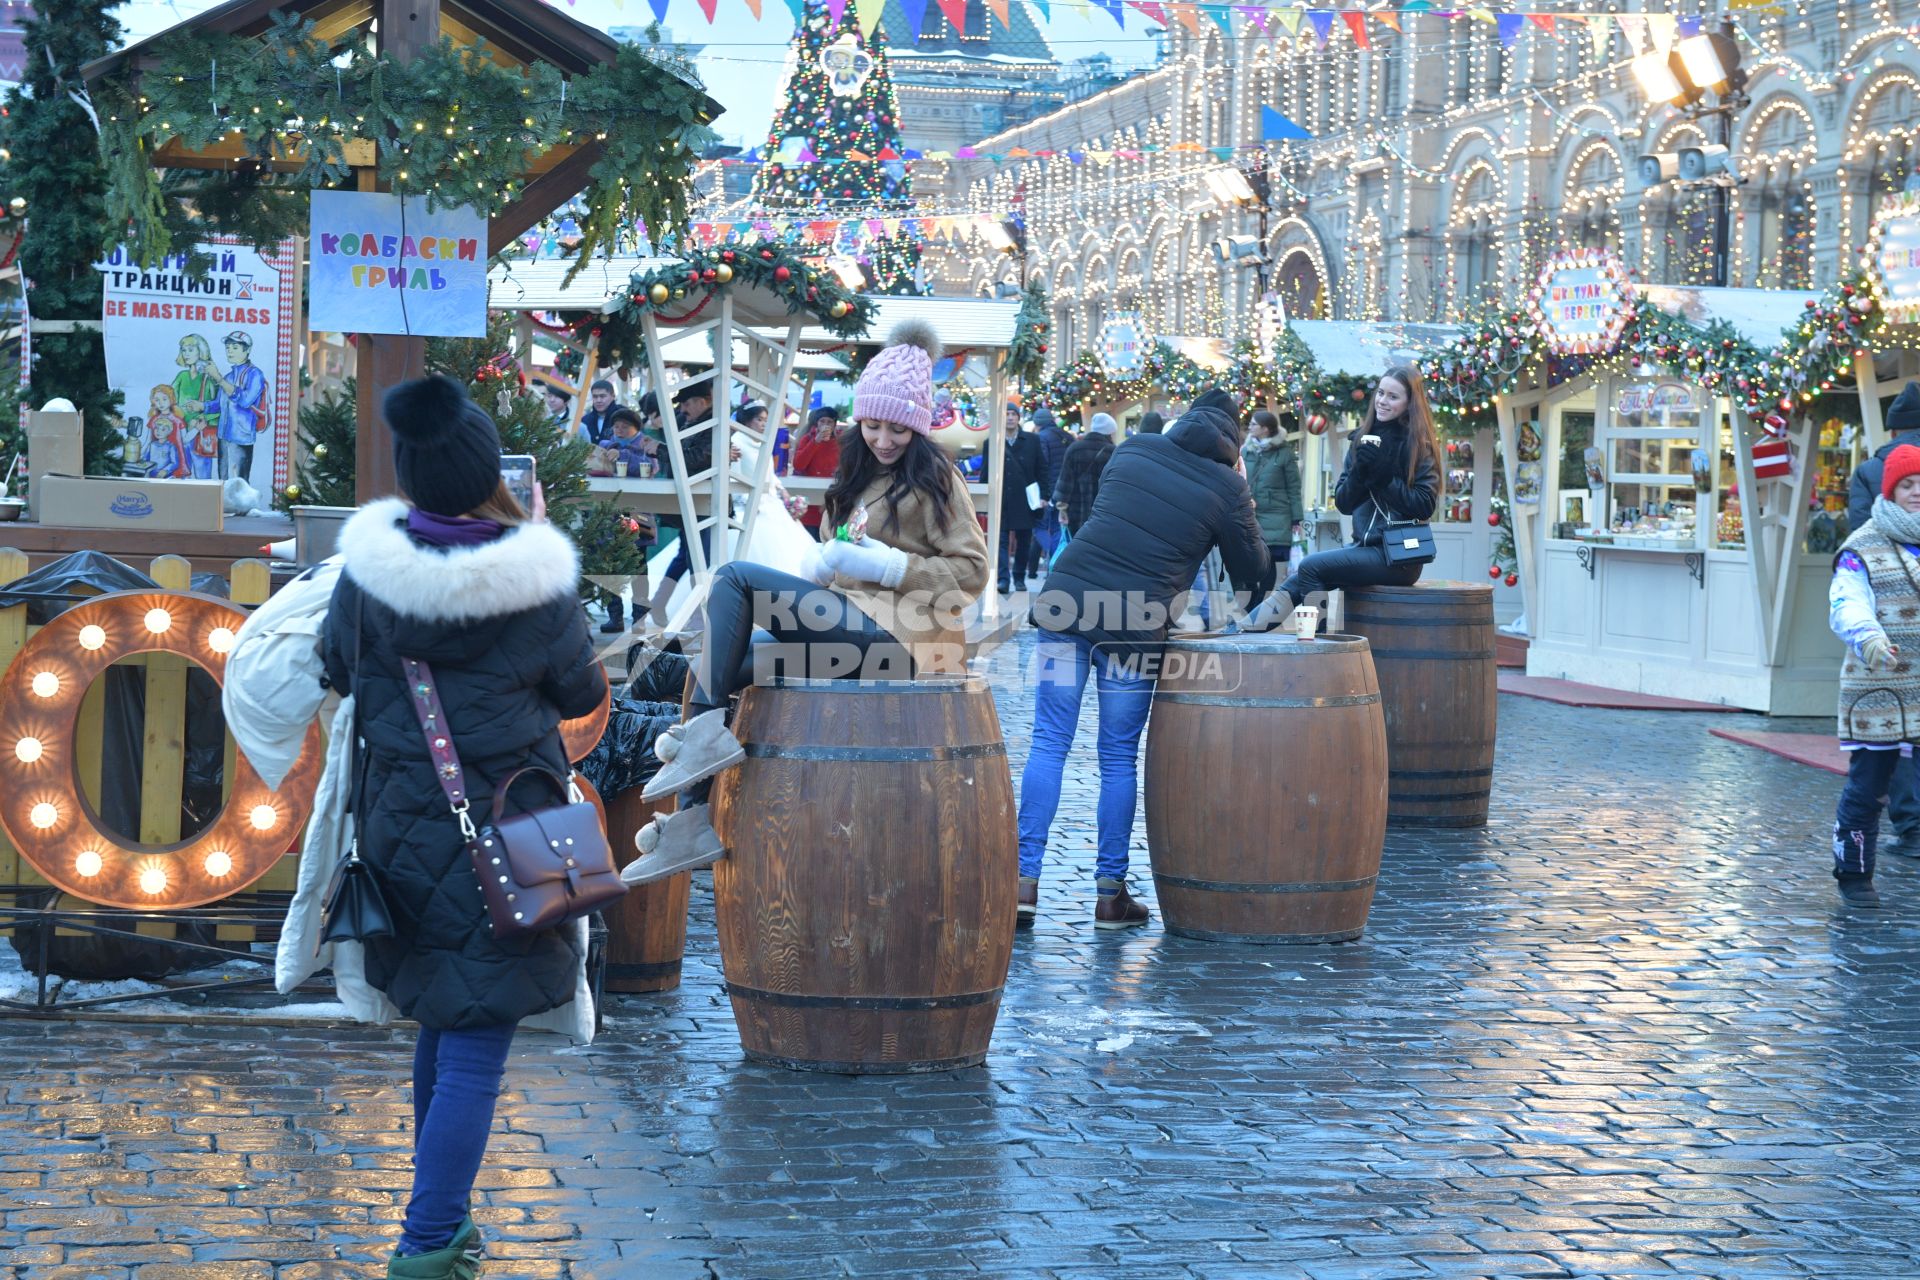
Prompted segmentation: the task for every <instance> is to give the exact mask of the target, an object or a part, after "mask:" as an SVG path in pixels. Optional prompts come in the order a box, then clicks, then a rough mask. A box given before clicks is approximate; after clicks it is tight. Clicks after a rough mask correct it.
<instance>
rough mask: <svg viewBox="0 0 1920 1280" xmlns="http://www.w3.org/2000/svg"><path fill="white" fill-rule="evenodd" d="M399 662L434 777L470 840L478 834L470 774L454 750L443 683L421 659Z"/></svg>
mask: <svg viewBox="0 0 1920 1280" xmlns="http://www.w3.org/2000/svg"><path fill="white" fill-rule="evenodd" d="M400 665H401V666H402V668H404V669H405V671H406V673H407V685H408V688H407V695H408V697H407V701H408V702H410V703H411V704H412V706H413V714H414V716H415V717H416V718H417V719H418V720H419V721H420V733H421V736H422V737H424V738H425V739H426V743H427V758H428V759H429V760H431V761H432V763H433V776H434V777H435V778H437V779H439V782H440V790H442V791H443V792H445V793H446V796H447V804H448V805H450V806H451V807H452V809H453V814H454V816H455V817H456V818H458V819H460V833H461V834H462V835H464V836H466V837H467V839H469V840H471V839H473V838H475V836H477V835H478V834H479V833H478V832H477V831H475V830H474V827H473V819H472V818H471V817H469V816H468V813H467V810H468V804H467V773H466V770H465V769H463V768H462V767H461V765H460V753H459V752H458V751H456V750H455V749H454V745H453V728H452V726H450V725H449V724H448V723H447V712H446V708H444V707H442V706H441V705H440V688H439V684H440V682H439V681H438V680H436V679H434V676H433V668H432V667H429V666H428V665H427V664H426V663H424V662H421V661H420V660H419V659H418V658H402V659H400Z"/></svg>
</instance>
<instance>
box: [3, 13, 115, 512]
mask: <svg viewBox="0 0 1920 1280" xmlns="http://www.w3.org/2000/svg"><path fill="white" fill-rule="evenodd" d="M117 3H118V0H34V6H33V16H32V17H30V18H28V19H27V21H26V23H25V26H24V29H23V31H22V42H23V44H24V45H25V53H24V55H23V57H22V58H21V65H22V67H24V68H25V75H26V78H25V79H24V80H23V81H22V82H21V83H20V84H18V85H16V86H15V87H14V88H13V90H12V91H11V92H9V93H8V94H7V98H6V107H5V110H4V112H0V160H3V161H4V164H0V200H4V201H5V202H6V204H7V205H8V208H9V210H10V211H11V212H12V213H14V214H15V215H21V214H24V215H25V216H26V218H27V235H26V239H25V241H24V242H23V243H22V245H21V249H20V267H21V270H22V272H23V273H24V274H25V275H26V278H27V279H28V280H29V281H30V282H31V289H30V291H29V292H28V294H27V307H28V310H29V311H30V312H31V313H32V315H33V316H34V317H35V318H36V319H39V320H92V321H98V320H99V319H100V290H101V280H100V273H99V272H98V271H96V270H94V266H93V264H94V263H95V262H96V261H97V260H98V259H99V256H100V251H101V247H102V245H103V244H104V243H105V242H106V239H107V234H106V232H107V223H106V199H107V177H106V171H105V169H104V168H103V167H102V164H101V160H100V145H99V132H98V130H97V128H96V127H95V125H94V123H93V120H92V117H91V112H90V108H89V107H88V106H87V104H86V101H85V85H84V84H83V82H82V81H81V78H80V68H81V67H83V66H85V65H86V64H87V63H88V62H91V61H92V60H93V59H95V58H98V57H102V56H104V55H105V54H107V53H110V52H112V50H113V49H114V47H115V46H117V45H118V44H119V43H120V24H119V23H118V22H116V21H114V19H113V18H112V16H110V14H109V10H111V9H113V8H114V7H115V5H116V4H117ZM28 377H29V381H30V383H31V388H30V392H29V395H30V400H31V403H32V404H33V405H34V406H35V407H38V406H40V405H43V404H45V403H46V402H47V401H49V400H51V399H54V398H55V397H57V396H65V397H66V398H67V399H68V400H71V401H72V402H73V403H74V406H75V407H76V408H78V409H79V410H80V412H81V413H82V414H83V415H85V418H84V420H85V424H86V425H85V449H86V454H85V461H86V470H87V471H88V472H90V473H94V474H105V473H108V472H114V471H117V470H118V458H117V456H116V453H117V450H118V448H119V436H120V423H119V408H120V393H119V392H117V391H111V390H109V389H108V387H107V370H106V357H105V353H104V350H103V348H102V345H101V340H100V334H99V333H98V332H97V331H94V332H77V333H51V332H38V333H35V334H34V335H33V368H32V369H31V370H30V371H29V374H28Z"/></svg>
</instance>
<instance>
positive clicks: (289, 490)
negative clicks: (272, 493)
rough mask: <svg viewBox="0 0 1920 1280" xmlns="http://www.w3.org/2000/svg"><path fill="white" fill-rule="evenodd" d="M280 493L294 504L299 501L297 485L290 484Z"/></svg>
mask: <svg viewBox="0 0 1920 1280" xmlns="http://www.w3.org/2000/svg"><path fill="white" fill-rule="evenodd" d="M280 492H282V493H284V494H286V495H287V497H288V498H289V499H291V500H292V501H294V502H298V501H300V486H299V485H297V484H290V485H288V486H287V487H286V488H284V489H282V490H281V491H280Z"/></svg>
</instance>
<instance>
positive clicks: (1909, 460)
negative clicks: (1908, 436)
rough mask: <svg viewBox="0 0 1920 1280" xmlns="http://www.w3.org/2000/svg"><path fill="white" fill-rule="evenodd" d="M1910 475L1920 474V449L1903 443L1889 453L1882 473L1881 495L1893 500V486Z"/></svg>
mask: <svg viewBox="0 0 1920 1280" xmlns="http://www.w3.org/2000/svg"><path fill="white" fill-rule="evenodd" d="M1908 476H1920V449H1916V448H1915V447H1914V446H1912V445H1910V444H1903V445H1901V446H1899V447H1898V448H1896V449H1895V450H1894V451H1893V452H1892V453H1890V454H1888V455H1887V469H1886V470H1885V471H1882V472H1881V473H1880V496H1881V497H1883V498H1885V499H1887V500H1888V501H1892V500H1893V486H1895V485H1897V484H1899V483H1900V482H1901V481H1902V480H1904V479H1905V478H1906V477H1908Z"/></svg>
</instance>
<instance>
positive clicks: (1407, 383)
mask: <svg viewBox="0 0 1920 1280" xmlns="http://www.w3.org/2000/svg"><path fill="white" fill-rule="evenodd" d="M1380 376H1381V378H1383V379H1385V378H1392V379H1393V380H1394V381H1395V382H1397V383H1399V384H1400V385H1401V386H1403V387H1405V388H1406V389H1407V408H1406V412H1405V413H1403V414H1402V415H1401V416H1400V417H1399V418H1397V419H1391V421H1398V422H1403V423H1405V424H1406V428H1407V443H1408V448H1407V483H1408V484H1412V483H1413V480H1414V477H1416V476H1418V475H1419V474H1420V463H1421V462H1422V461H1423V460H1424V461H1429V462H1431V463H1433V465H1434V468H1435V469H1436V470H1438V469H1439V467H1440V437H1439V435H1438V433H1436V432H1435V431H1434V429H1433V408H1432V406H1431V405H1429V404H1428V403H1427V384H1426V380H1425V379H1423V378H1422V377H1421V376H1420V371H1419V370H1418V369H1416V368H1414V367H1413V366H1412V365H1410V364H1396V365H1394V366H1393V367H1391V368H1389V369H1388V370H1387V371H1386V372H1385V373H1383V374H1381V375H1380ZM1374 386H1375V393H1374V399H1373V403H1372V404H1371V405H1369V406H1368V408H1367V427H1366V429H1367V430H1368V431H1373V432H1374V433H1375V434H1378V429H1379V428H1380V427H1381V426H1384V425H1385V423H1383V422H1382V421H1381V419H1380V398H1379V392H1378V387H1379V384H1378V383H1375V384H1374Z"/></svg>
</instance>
